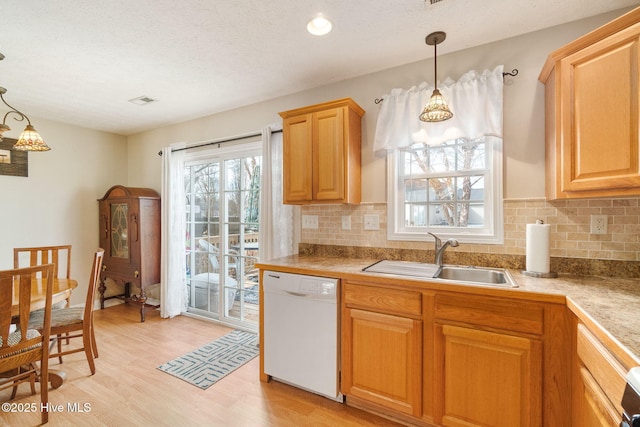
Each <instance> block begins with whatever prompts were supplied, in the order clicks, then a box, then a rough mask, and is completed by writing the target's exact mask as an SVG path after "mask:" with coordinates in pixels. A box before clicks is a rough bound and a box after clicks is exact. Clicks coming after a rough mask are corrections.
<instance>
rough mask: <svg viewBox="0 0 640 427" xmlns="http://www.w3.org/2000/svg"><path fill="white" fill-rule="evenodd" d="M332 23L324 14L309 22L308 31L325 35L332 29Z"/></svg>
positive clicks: (316, 34)
mask: <svg viewBox="0 0 640 427" xmlns="http://www.w3.org/2000/svg"><path fill="white" fill-rule="evenodd" d="M331 28H332V25H331V21H329V20H328V19H327V18H325V17H324V16H317V17H315V18H313V19H312V20H311V21H309V23H308V24H307V31H309V32H310V33H311V34H313V35H314V36H324V35H325V34H327V33H329V31H331Z"/></svg>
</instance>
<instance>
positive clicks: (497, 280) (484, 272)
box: [363, 260, 518, 288]
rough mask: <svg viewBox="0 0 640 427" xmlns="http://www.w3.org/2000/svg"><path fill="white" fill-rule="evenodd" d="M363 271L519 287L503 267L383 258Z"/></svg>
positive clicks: (473, 283) (423, 278)
mask: <svg viewBox="0 0 640 427" xmlns="http://www.w3.org/2000/svg"><path fill="white" fill-rule="evenodd" d="M363 271H367V272H370V273H383V274H393V275H396V276H406V277H411V278H414V279H422V280H436V281H439V280H443V281H449V282H452V283H453V282H455V283H467V284H472V285H487V286H499V287H507V288H517V287H518V285H517V284H516V282H515V280H513V277H511V274H510V273H509V271H508V270H505V269H501V268H484V267H468V266H456V265H444V266H438V265H437V264H428V263H422V262H409V261H391V260H383V261H379V262H377V263H375V264H372V265H370V266H368V267H365V268H364V269H363Z"/></svg>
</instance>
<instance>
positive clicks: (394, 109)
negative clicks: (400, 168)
mask: <svg viewBox="0 0 640 427" xmlns="http://www.w3.org/2000/svg"><path fill="white" fill-rule="evenodd" d="M503 68H504V67H503V66H502V65H499V66H497V67H496V68H495V69H494V70H493V71H490V70H485V71H483V72H482V73H478V72H476V71H469V72H468V73H466V74H464V75H463V76H462V77H461V78H460V79H459V80H458V81H457V82H454V81H453V80H451V79H449V78H448V79H446V80H445V81H444V83H443V84H441V85H440V86H438V89H439V90H440V92H441V93H442V95H443V96H444V98H445V99H446V100H447V103H448V104H449V108H450V109H451V111H452V112H453V118H451V119H449V120H447V121H444V122H437V123H425V122H422V121H420V119H418V116H419V115H420V113H421V112H422V109H423V108H424V106H425V105H426V104H427V102H428V101H429V97H430V96H431V92H432V91H433V85H431V84H428V83H426V82H425V83H422V84H420V85H419V86H417V87H416V86H414V87H412V88H411V89H409V90H403V89H393V90H392V91H391V93H390V94H388V95H385V96H384V97H383V99H384V102H383V103H382V108H381V110H380V114H379V115H378V124H377V127H376V135H375V140H374V144H373V150H374V152H387V151H390V150H395V149H397V148H404V147H408V146H410V145H412V144H415V143H418V142H425V143H427V144H430V145H437V144H441V143H443V142H445V141H451V140H454V139H457V138H466V139H477V138H480V137H482V136H496V137H499V138H502V95H503V86H504V84H503V76H502V70H503Z"/></svg>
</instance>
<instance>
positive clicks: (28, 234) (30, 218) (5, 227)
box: [0, 117, 127, 304]
mask: <svg viewBox="0 0 640 427" xmlns="http://www.w3.org/2000/svg"><path fill="white" fill-rule="evenodd" d="M30 119H31V122H32V123H33V125H34V126H35V128H36V129H37V130H38V132H40V134H41V135H42V137H43V138H44V140H45V142H46V143H47V145H49V146H50V147H51V151H47V152H42V153H29V176H28V177H26V178H25V177H13V176H5V175H0V188H1V189H2V192H1V194H2V197H1V199H0V227H1V228H0V230H1V231H0V269H7V268H13V248H14V247H28V246H48V245H64V244H71V245H72V252H71V255H72V257H71V275H72V277H73V278H74V279H77V280H78V291H77V292H74V293H73V296H72V301H71V302H72V304H77V303H83V302H84V298H85V295H86V289H87V282H88V279H89V273H90V270H91V263H92V255H93V251H95V249H96V248H97V247H98V202H97V199H99V198H101V197H102V196H103V195H104V193H105V192H106V191H107V189H109V187H111V186H112V185H114V184H126V183H127V151H126V138H125V137H123V136H117V135H112V134H107V133H105V132H99V131H94V130H90V129H86V128H80V127H77V126H70V125H65V124H60V123H55V122H51V121H47V120H42V119H39V118H37V117H30ZM9 124H10V125H11V126H12V131H11V132H9V133H7V134H5V135H4V136H6V137H9V138H18V136H19V134H20V130H22V127H21V126H20V123H16V124H15V125H13V124H12V123H11V122H9Z"/></svg>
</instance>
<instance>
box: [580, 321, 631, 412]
mask: <svg viewBox="0 0 640 427" xmlns="http://www.w3.org/2000/svg"><path fill="white" fill-rule="evenodd" d="M577 347H578V357H579V358H580V360H581V361H582V364H583V365H584V366H585V367H586V368H587V370H588V371H589V373H590V374H591V376H592V377H593V379H594V380H595V381H596V382H597V383H598V385H599V386H600V388H601V389H602V391H603V392H604V394H606V396H607V398H608V399H609V400H610V401H611V403H612V404H613V405H614V406H615V408H616V410H618V412H619V413H622V406H621V405H620V402H621V401H622V394H623V393H624V388H625V385H626V379H625V376H626V370H625V369H624V368H623V367H622V365H621V364H620V363H619V362H618V361H617V360H616V359H615V357H614V356H613V355H612V354H611V353H610V352H609V351H608V350H607V349H606V347H605V346H604V345H603V344H602V343H601V342H600V341H599V340H598V339H597V338H596V337H595V336H594V335H593V334H592V333H591V332H590V331H589V330H588V329H587V327H586V326H585V325H583V324H579V325H578V337H577Z"/></svg>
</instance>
